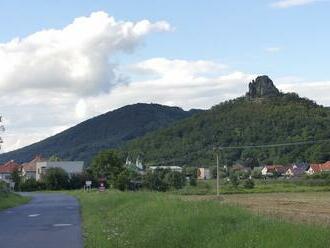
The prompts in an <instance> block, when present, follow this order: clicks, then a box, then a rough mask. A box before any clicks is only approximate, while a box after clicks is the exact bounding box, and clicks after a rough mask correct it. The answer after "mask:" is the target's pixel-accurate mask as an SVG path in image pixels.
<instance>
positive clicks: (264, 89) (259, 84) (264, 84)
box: [246, 76, 281, 98]
mask: <svg viewBox="0 0 330 248" xmlns="http://www.w3.org/2000/svg"><path fill="white" fill-rule="evenodd" d="M280 94H281V93H280V91H279V90H278V89H277V88H276V87H275V85H274V83H273V81H272V80H271V79H270V78H269V77H268V76H259V77H257V78H256V79H255V80H253V81H252V82H251V83H249V92H248V93H247V94H246V95H247V97H249V98H259V97H275V96H279V95H280Z"/></svg>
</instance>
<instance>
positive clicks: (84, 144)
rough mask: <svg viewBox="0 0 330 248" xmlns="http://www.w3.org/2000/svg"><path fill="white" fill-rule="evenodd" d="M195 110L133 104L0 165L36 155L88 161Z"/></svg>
mask: <svg viewBox="0 0 330 248" xmlns="http://www.w3.org/2000/svg"><path fill="white" fill-rule="evenodd" d="M195 112H196V111H184V110H183V109H181V108H178V107H168V106H163V105H159V104H142V103H139V104H133V105H128V106H125V107H122V108H120V109H117V110H114V111H111V112H108V113H105V114H103V115H99V116H97V117H94V118H91V119H89V120H87V121H84V122H82V123H80V124H78V125H77V126H75V127H72V128H69V129H67V130H65V131H63V132H61V133H59V134H56V135H54V136H52V137H49V138H47V139H45V140H42V141H40V142H37V143H35V144H32V145H30V146H26V147H24V148H21V149H18V150H15V151H12V152H9V153H4V154H1V155H0V162H2V163H3V162H7V161H8V160H11V159H13V158H14V159H15V161H16V162H26V161H30V160H31V159H32V158H33V157H34V156H35V155H36V154H42V156H43V157H50V156H52V155H53V154H56V156H59V157H60V158H62V159H63V160H83V161H90V160H91V158H92V157H93V156H95V155H96V154H97V153H98V152H99V151H101V150H104V149H108V148H113V147H118V146H119V145H121V144H123V143H124V142H126V141H128V140H132V139H134V138H137V137H141V136H143V135H144V134H146V133H148V132H150V131H154V130H156V129H159V128H162V127H166V126H168V125H169V124H171V123H173V122H175V121H177V120H181V119H183V118H186V117H189V116H191V115H192V114H194V113H195Z"/></svg>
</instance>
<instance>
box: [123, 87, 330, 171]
mask: <svg viewBox="0 0 330 248" xmlns="http://www.w3.org/2000/svg"><path fill="white" fill-rule="evenodd" d="M250 92H251V89H250ZM325 139H330V111H329V109H328V108H325V107H322V106H319V105H317V104H316V103H315V102H313V101H311V100H308V99H304V98H300V97H299V96H298V95H297V94H294V93H289V94H283V93H278V94H276V95H275V96H261V97H260V95H256V96H252V97H251V95H249V94H247V95H246V96H245V97H240V98H237V99H235V100H231V101H227V102H224V103H221V104H219V105H217V106H214V107H213V108H212V109H210V110H208V111H205V112H202V113H199V114H197V115H194V116H192V117H190V118H188V119H185V120H182V121H180V122H178V123H175V124H173V125H171V126H170V127H168V128H165V129H161V130H158V131H155V132H152V133H149V134H147V135H146V136H144V137H142V138H139V139H136V140H133V141H131V142H129V144H128V145H126V146H124V147H123V149H122V154H123V156H126V155H130V156H131V157H134V156H138V155H139V156H142V157H143V158H144V161H145V163H146V164H169V165H174V164H175V165H188V166H200V165H205V166H210V165H214V164H215V151H214V147H219V146H223V147H227V146H243V145H258V144H279V143H288V142H301V141H319V140H325ZM222 155H223V156H222V162H223V163H226V164H229V165H230V164H232V163H236V162H239V163H243V164H244V163H247V162H248V161H251V160H252V161H257V163H258V164H265V163H281V164H286V163H293V162H301V161H307V162H323V161H326V160H330V142H329V141H328V142H326V141H322V142H316V143H314V144H306V145H299V146H298V145H295V146H283V147H272V148H254V149H246V148H245V149H234V150H224V151H223V152H222Z"/></svg>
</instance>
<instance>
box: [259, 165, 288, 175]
mask: <svg viewBox="0 0 330 248" xmlns="http://www.w3.org/2000/svg"><path fill="white" fill-rule="evenodd" d="M286 170H287V168H286V167H285V166H283V165H266V166H264V168H263V169H262V170H261V174H262V175H263V176H274V174H277V175H279V176H282V175H284V174H285V172H286Z"/></svg>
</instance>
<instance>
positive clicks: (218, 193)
mask: <svg viewBox="0 0 330 248" xmlns="http://www.w3.org/2000/svg"><path fill="white" fill-rule="evenodd" d="M216 153H217V196H219V152H218V151H216Z"/></svg>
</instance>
